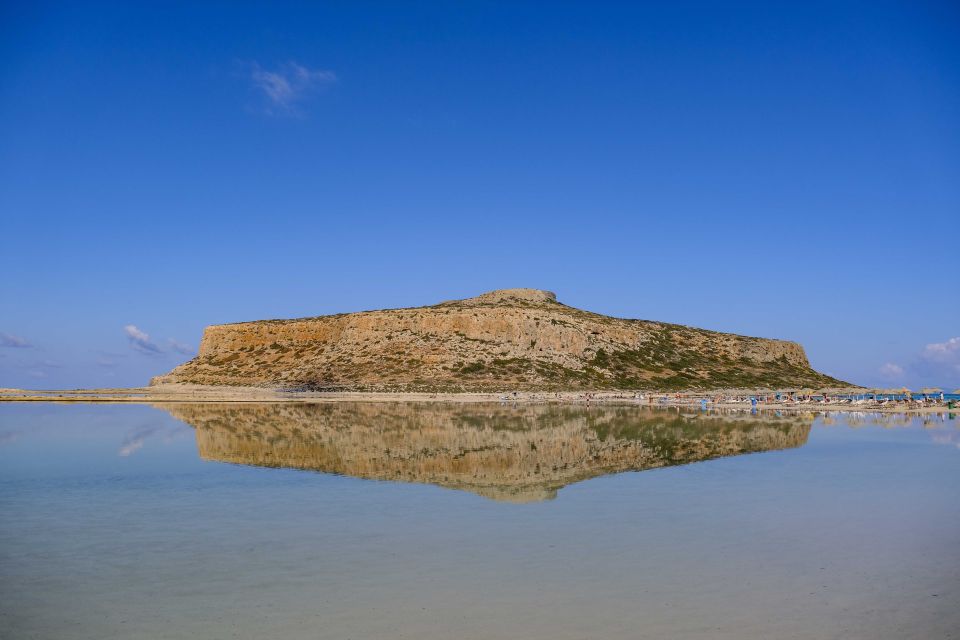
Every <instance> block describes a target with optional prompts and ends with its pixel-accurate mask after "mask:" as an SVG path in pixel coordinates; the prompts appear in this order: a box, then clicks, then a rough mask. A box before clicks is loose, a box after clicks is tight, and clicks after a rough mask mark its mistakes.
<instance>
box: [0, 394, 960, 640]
mask: <svg viewBox="0 0 960 640" xmlns="http://www.w3.org/2000/svg"><path fill="white" fill-rule="evenodd" d="M958 425H960V420H956V419H953V418H952V417H951V416H949V415H942V416H927V417H924V418H922V419H921V418H904V417H898V416H889V415H888V416H874V417H871V416H863V415H856V414H846V415H834V416H816V417H815V416H813V415H811V414H807V415H776V414H772V413H770V414H759V415H750V414H737V415H719V414H706V413H703V414H700V413H694V412H676V411H656V410H649V409H642V408H638V407H630V406H621V407H613V406H601V407H582V406H580V407H578V406H548V405H539V406H499V405H490V406H488V405H456V406H451V405H440V404H375V403H369V404H362V403H356V404H346V403H344V404H324V405H306V404H171V405H167V406H162V407H160V406H158V407H148V406H131V405H106V406H105V405H100V406H97V405H53V404H38V405H3V406H0V637H4V638H7V637H10V638H183V637H198V638H263V637H285V638H356V639H360V638H403V637H410V638H426V639H431V638H643V637H649V638H664V637H671V638H871V639H873V638H950V637H957V635H958V629H960V569H958V567H960V499H958V493H960V491H958V490H960V428H958Z"/></svg>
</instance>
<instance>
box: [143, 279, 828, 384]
mask: <svg viewBox="0 0 960 640" xmlns="http://www.w3.org/2000/svg"><path fill="white" fill-rule="evenodd" d="M152 383H153V384H160V383H191V384H205V385H255V386H269V387H288V388H305V389H323V390H355V391H490V390H510V389H516V390H561V389H562V390H572V389H659V390H673V389H676V390H681V389H716V388H731V387H749V386H766V387H776V388H785V387H797V386H813V387H819V386H825V385H832V386H836V385H844V384H845V383H843V382H841V381H839V380H836V379H834V378H831V377H829V376H826V375H823V374H821V373H818V372H816V371H814V370H813V369H812V368H811V367H810V363H809V362H808V361H807V357H806V355H805V353H804V351H803V347H801V346H800V345H799V344H797V343H794V342H786V341H782V340H770V339H764V338H751V337H745V336H739V335H734V334H729V333H718V332H715V331H707V330H704V329H696V328H693V327H686V326H682V325H675V324H666V323H662V322H652V321H646V320H625V319H620V318H611V317H609V316H603V315H599V314H595V313H590V312H587V311H583V310H580V309H575V308H573V307H568V306H566V305H564V304H561V303H559V302H557V300H556V297H555V296H554V295H553V294H552V293H550V292H547V291H540V290H536V289H505V290H500V291H493V292H490V293H487V294H484V295H481V296H478V297H476V298H468V299H466V300H454V301H450V302H444V303H441V304H438V305H434V306H431V307H417V308H409V309H389V310H382V311H365V312H360V313H349V314H339V315H333V316H320V317H316V318H302V319H296V320H264V321H258V322H243V323H236V324H226V325H215V326H211V327H208V328H207V329H206V331H205V332H204V336H203V340H202V342H201V344H200V352H199V355H198V356H197V357H196V358H194V359H193V360H190V361H189V362H186V363H184V364H182V365H180V366H179V367H177V368H175V369H174V370H173V371H171V372H170V373H168V374H167V375H164V376H159V377H157V378H155V379H154V380H153V382H152Z"/></svg>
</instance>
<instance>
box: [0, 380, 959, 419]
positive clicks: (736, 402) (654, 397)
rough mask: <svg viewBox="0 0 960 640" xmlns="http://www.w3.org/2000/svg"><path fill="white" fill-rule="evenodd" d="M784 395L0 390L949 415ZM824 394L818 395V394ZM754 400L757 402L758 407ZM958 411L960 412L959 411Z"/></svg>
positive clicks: (54, 397)
mask: <svg viewBox="0 0 960 640" xmlns="http://www.w3.org/2000/svg"><path fill="white" fill-rule="evenodd" d="M778 393H779V394H780V395H781V397H785V396H786V394H787V392H786V391H783V390H781V391H775V390H774V391H762V392H749V391H743V390H721V391H703V392H691V391H687V392H635V391H559V392H548V391H518V392H463V393H430V392H385V391H383V392H377V391H370V392H360V391H356V392H352V391H329V392H326V391H288V390H283V389H270V388H261V387H218V386H201V385H161V386H154V387H132V388H114V389H69V390H66V389H64V390H28V389H0V402H11V403H13V402H24V403H25V402H49V403H91V404H92V403H113V404H124V403H131V404H155V403H181V402H214V403H221V402H222V403H245V402H260V403H263V402H300V403H304V402H305V403H327V402H445V403H462V404H472V403H491V402H492V403H503V402H510V403H523V404H531V403H538V404H540V403H557V404H582V405H590V404H605V405H609V404H620V405H625V406H641V407H655V408H656V407H660V408H686V409H702V408H704V400H706V405H705V406H706V408H708V409H725V410H750V409H752V408H756V409H758V410H763V411H771V410H774V411H862V412H882V413H938V412H944V411H950V410H951V409H950V408H949V407H947V405H946V404H945V403H938V402H922V401H912V402H905V401H900V402H887V403H883V404H880V403H878V402H876V401H872V400H864V401H859V402H857V401H853V402H839V401H827V402H824V401H818V400H810V401H800V402H793V401H791V400H776V396H777V394H778ZM826 393H827V395H828V397H829V396H850V395H855V394H859V395H862V394H864V393H865V390H864V389H860V388H848V389H832V390H828V391H827V392H826ZM816 395H817V396H822V394H821V393H820V392H818V393H817V394H816ZM751 397H756V398H757V403H756V405H754V404H753V403H752V402H751ZM957 410H960V408H958V409H957Z"/></svg>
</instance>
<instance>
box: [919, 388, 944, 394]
mask: <svg viewBox="0 0 960 640" xmlns="http://www.w3.org/2000/svg"><path fill="white" fill-rule="evenodd" d="M942 391H943V389H941V388H939V387H926V388H925V389H920V393H924V394H926V393H940V392H942Z"/></svg>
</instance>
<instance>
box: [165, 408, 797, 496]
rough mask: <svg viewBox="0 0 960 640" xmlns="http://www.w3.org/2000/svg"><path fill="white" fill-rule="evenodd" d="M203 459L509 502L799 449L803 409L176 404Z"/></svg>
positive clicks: (173, 410)
mask: <svg viewBox="0 0 960 640" xmlns="http://www.w3.org/2000/svg"><path fill="white" fill-rule="evenodd" d="M163 408H165V409H166V410H167V411H169V412H170V413H171V414H173V416H174V417H176V418H177V419H179V420H183V421H184V422H186V423H188V424H190V425H192V426H193V427H194V428H195V429H196V437H197V447H198V449H199V452H200V456H201V457H203V458H204V459H207V460H217V461H220V462H232V463H238V464H249V465H257V466H267V467H290V468H295V469H308V470H315V471H323V472H327V473H338V474H343V475H349V476H354V477H358V478H368V479H377V480H393V481H401V482H424V483H430V484H437V485H440V486H443V487H448V488H451V489H460V490H464V491H471V492H474V493H477V494H479V495H482V496H485V497H488V498H492V499H496V500H509V501H515V502H530V501H536V500H545V499H549V498H552V497H554V496H555V495H556V492H557V490H558V489H560V488H561V487H564V486H566V485H568V484H570V483H573V482H578V481H580V480H585V479H587V478H592V477H595V476H600V475H604V474H609V473H617V472H621V471H640V470H643V469H652V468H658V467H664V466H671V465H678V464H687V463H690V462H697V461H701V460H709V459H711V458H718V457H723V456H731V455H739V454H744V453H754V452H760V451H771V450H774V449H785V448H790V447H798V446H801V445H803V444H804V443H806V441H807V437H808V436H809V433H810V425H811V423H812V422H813V418H812V417H811V416H783V417H780V416H775V415H759V416H751V415H749V414H740V415H735V416H721V415H716V414H691V415H680V414H677V413H674V412H672V411H655V410H652V409H642V408H638V407H632V406H621V407H575V406H563V405H527V406H518V407H510V406H501V405H459V406H458V405H456V404H445V403H431V404H416V403H395V404H389V403H339V402H338V403H329V404H295V403H272V404H269V403H266V404H256V403H243V404H222V403H195V404H187V403H176V404H170V405H164V406H163Z"/></svg>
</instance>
